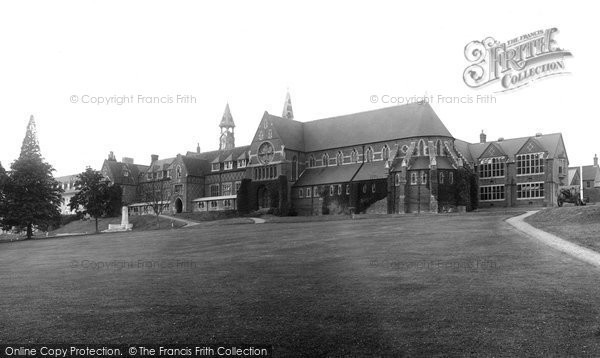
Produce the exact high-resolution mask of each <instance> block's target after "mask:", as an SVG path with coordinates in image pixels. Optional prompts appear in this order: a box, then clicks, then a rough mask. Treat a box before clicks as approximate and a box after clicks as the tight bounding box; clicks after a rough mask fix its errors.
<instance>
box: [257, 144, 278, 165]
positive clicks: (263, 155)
mask: <svg viewBox="0 0 600 358" xmlns="http://www.w3.org/2000/svg"><path fill="white" fill-rule="evenodd" d="M274 154H275V151H274V150H273V145H271V143H269V142H264V143H263V144H261V145H260V147H258V160H259V161H260V162H261V164H268V163H270V162H271V161H272V160H273V155H274Z"/></svg>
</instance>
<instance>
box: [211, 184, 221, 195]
mask: <svg viewBox="0 0 600 358" xmlns="http://www.w3.org/2000/svg"><path fill="white" fill-rule="evenodd" d="M210 196H219V184H211V186H210Z"/></svg>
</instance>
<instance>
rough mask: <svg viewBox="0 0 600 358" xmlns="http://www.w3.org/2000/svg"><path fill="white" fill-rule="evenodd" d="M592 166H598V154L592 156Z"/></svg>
mask: <svg viewBox="0 0 600 358" xmlns="http://www.w3.org/2000/svg"><path fill="white" fill-rule="evenodd" d="M594 166H595V167H597V166H598V154H594Z"/></svg>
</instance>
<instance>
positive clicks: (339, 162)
mask: <svg viewBox="0 0 600 358" xmlns="http://www.w3.org/2000/svg"><path fill="white" fill-rule="evenodd" d="M336 160H337V165H342V164H343V163H344V154H342V151H341V150H340V151H339V152H337V158H336Z"/></svg>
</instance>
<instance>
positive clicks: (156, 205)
mask: <svg viewBox="0 0 600 358" xmlns="http://www.w3.org/2000/svg"><path fill="white" fill-rule="evenodd" d="M142 175H143V174H140V176H142ZM152 177H153V179H147V180H146V181H143V182H142V181H141V180H140V186H139V188H140V191H141V193H140V194H141V195H140V197H141V198H142V201H143V202H145V203H146V204H147V205H148V206H150V207H151V208H152V211H153V214H154V215H155V216H156V227H157V228H160V215H161V214H162V213H163V211H164V208H165V207H166V205H165V202H168V200H169V196H170V194H171V180H170V179H169V178H168V177H167V176H164V177H163V178H158V175H157V174H156V173H153V176H152Z"/></svg>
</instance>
